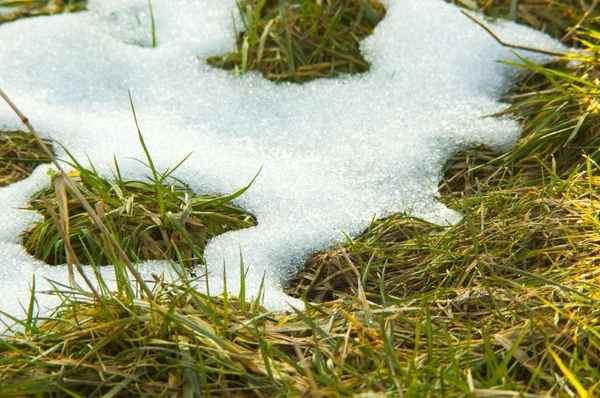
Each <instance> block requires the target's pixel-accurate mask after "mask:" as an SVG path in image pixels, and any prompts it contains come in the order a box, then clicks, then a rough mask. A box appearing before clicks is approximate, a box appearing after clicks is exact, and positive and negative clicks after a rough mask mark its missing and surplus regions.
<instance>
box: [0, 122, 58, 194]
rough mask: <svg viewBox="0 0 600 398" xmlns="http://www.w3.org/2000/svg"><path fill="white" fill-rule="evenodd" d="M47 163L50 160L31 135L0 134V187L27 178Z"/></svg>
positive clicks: (16, 132) (14, 132)
mask: <svg viewBox="0 0 600 398" xmlns="http://www.w3.org/2000/svg"><path fill="white" fill-rule="evenodd" d="M47 144H48V145H49V144H50V142H49V141H47ZM49 162H50V158H48V157H47V156H46V155H45V154H44V151H43V150H42V148H41V147H40V146H39V145H38V143H37V141H36V139H35V137H34V136H33V135H32V134H30V133H24V132H22V131H3V132H2V133H0V187H3V186H6V185H10V184H12V183H14V182H17V181H20V180H22V179H24V178H27V177H28V176H29V175H30V174H31V172H32V171H33V169H35V168H36V167H37V166H38V165H39V164H41V163H49Z"/></svg>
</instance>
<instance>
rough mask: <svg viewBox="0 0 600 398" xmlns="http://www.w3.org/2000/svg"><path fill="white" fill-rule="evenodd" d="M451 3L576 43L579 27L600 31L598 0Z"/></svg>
mask: <svg viewBox="0 0 600 398" xmlns="http://www.w3.org/2000/svg"><path fill="white" fill-rule="evenodd" d="M446 1H448V2H450V3H453V4H457V5H461V6H464V7H467V8H469V9H471V10H474V11H480V12H483V13H485V14H486V15H487V16H489V17H490V18H494V19H496V18H501V19H508V20H511V21H515V22H518V23H521V24H525V25H529V26H531V27H532V28H535V29H537V30H540V31H542V32H545V33H548V34H549V35H551V36H553V37H555V38H557V39H561V41H563V42H564V43H566V44H569V45H575V44H577V43H576V41H574V37H573V34H574V32H575V30H576V29H578V28H581V27H584V28H592V29H596V30H600V7H597V5H598V4H597V3H598V2H597V1H596V0H592V1H581V0H562V1H554V0H446Z"/></svg>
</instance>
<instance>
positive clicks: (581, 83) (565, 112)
mask: <svg viewBox="0 0 600 398" xmlns="http://www.w3.org/2000/svg"><path fill="white" fill-rule="evenodd" d="M577 40H578V42H579V43H580V44H581V45H582V46H583V48H582V49H581V50H579V51H576V52H573V53H570V54H569V55H567V56H565V57H561V59H559V60H558V61H557V62H554V63H551V64H548V65H536V64H534V63H532V62H530V61H528V60H527V59H525V58H522V62H521V63H516V64H514V65H516V66H519V67H521V68H522V69H523V71H524V72H523V79H522V81H521V83H520V85H519V87H518V88H517V89H515V90H514V94H513V95H511V96H509V97H508V98H506V100H508V101H510V102H512V103H513V105H512V106H511V107H510V108H509V109H508V110H507V112H510V113H514V114H516V115H518V117H519V118H522V119H524V120H527V124H526V125H525V128H524V138H523V139H522V140H521V141H520V142H519V144H518V145H517V146H516V147H515V148H514V149H513V151H511V152H510V154H509V156H508V157H507V158H508V159H509V160H510V161H511V162H514V161H518V160H520V159H523V158H526V157H530V156H531V155H532V154H537V155H538V156H542V157H549V156H553V157H554V158H555V159H556V162H558V165H559V169H560V170H563V171H568V170H570V169H571V168H573V167H581V166H582V165H583V163H582V157H581V155H582V153H586V154H589V155H590V156H591V157H592V159H593V160H595V161H596V162H598V161H599V160H600V154H599V153H598V147H599V146H600V138H599V137H598V136H599V132H600V102H599V100H598V98H600V89H599V87H600V61H599V60H600V58H599V55H600V44H594V43H600V31H595V30H580V31H579V32H578V34H577Z"/></svg>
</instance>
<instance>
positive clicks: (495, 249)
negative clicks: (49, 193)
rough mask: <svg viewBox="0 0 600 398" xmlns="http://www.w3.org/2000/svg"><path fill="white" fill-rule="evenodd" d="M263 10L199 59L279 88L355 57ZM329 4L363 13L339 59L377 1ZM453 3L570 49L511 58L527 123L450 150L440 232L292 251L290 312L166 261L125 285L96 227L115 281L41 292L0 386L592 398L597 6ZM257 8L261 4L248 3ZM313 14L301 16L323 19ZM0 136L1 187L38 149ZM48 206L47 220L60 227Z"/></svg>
mask: <svg viewBox="0 0 600 398" xmlns="http://www.w3.org/2000/svg"><path fill="white" fill-rule="evenodd" d="M12 3H15V4H17V3H27V5H28V7H30V8H28V9H23V11H22V12H21V13H22V15H19V17H25V16H28V15H29V14H31V15H34V14H35V13H50V11H52V12H55V11H59V9H60V7H61V6H65V4H62V5H61V4H59V3H60V2H51V3H52V4H51V6H52V7H54V6H55V8H52V10H51V9H50V6H49V5H48V4H46V3H45V2H39V3H33V2H31V3H30V2H18V1H17V2H12ZM263 3H264V4H263ZM274 3H275V2H268V1H267V2H259V4H256V2H250V1H246V2H243V3H242V5H241V10H244V12H246V15H247V16H252V18H247V19H246V21H247V26H245V32H246V33H242V32H241V29H240V35H239V38H240V39H239V51H238V53H233V54H230V55H229V56H227V57H224V58H223V59H220V60H211V61H210V62H213V63H215V64H217V65H218V66H223V67H226V68H229V69H233V70H234V71H236V72H237V73H243V72H244V71H245V70H247V69H250V68H252V67H253V65H254V66H256V67H259V66H266V69H265V70H263V71H262V72H263V74H264V75H265V76H266V77H269V78H273V79H275V80H278V79H279V80H291V81H304V80H306V79H310V78H318V77H323V75H327V73H328V72H327V71H331V73H332V74H335V73H339V71H338V69H336V68H337V67H342V66H343V67H344V68H346V69H343V70H342V71H344V72H360V71H361V70H367V69H368V65H364V64H363V65H362V66H361V63H362V62H363V60H361V59H359V57H357V56H356V55H352V56H347V57H341V58H343V59H344V61H343V62H341V61H340V60H339V59H338V58H339V55H338V58H336V56H333V57H332V56H331V54H333V52H332V51H330V52H329V53H327V54H322V53H319V51H321V50H322V49H323V48H325V49H326V48H328V45H327V44H318V45H317V46H312V47H311V41H310V40H305V41H302V42H301V43H298V44H297V45H290V40H291V39H292V36H290V35H288V36H286V35H287V33H286V32H289V31H290V29H289V28H287V29H286V26H277V25H276V23H277V21H279V22H281V20H284V21H287V23H291V24H300V25H301V24H302V23H303V21H306V19H303V18H294V17H293V14H287V13H288V12H290V13H291V12H293V8H292V11H290V10H287V9H286V8H285V7H281V8H279V7H274V6H273V4H274ZM282 3H283V4H284V5H285V4H287V3H286V2H282ZM329 3H335V4H337V7H339V8H334V10H335V11H336V12H333V13H332V14H333V16H334V17H335V15H344V16H348V18H345V19H344V18H339V19H338V20H337V22H336V23H339V24H342V22H343V21H365V23H364V24H362V23H357V24H350V25H349V26H350V28H348V27H347V26H342V25H339V29H337V30H336V29H334V31H336V32H341V33H340V36H339V37H340V38H344V39H345V40H347V43H346V44H347V46H346V47H344V48H346V49H347V50H344V51H346V52H347V54H355V53H354V52H353V51H355V49H356V42H357V40H359V39H360V37H359V36H355V35H349V34H345V33H344V32H347V29H357V30H360V31H368V29H372V28H373V26H374V25H375V24H376V20H377V18H382V17H383V16H384V14H385V11H384V10H383V9H382V8H380V6H379V5H378V4H376V3H372V2H370V1H357V2H350V1H346V2H335V1H332V2H329ZM454 3H457V4H459V5H462V6H464V7H466V8H470V9H473V10H480V11H483V12H485V13H486V14H487V15H489V16H490V17H491V18H495V17H504V18H507V19H513V20H516V21H518V22H521V23H525V24H529V25H530V26H532V27H534V28H536V29H540V30H544V31H546V32H548V33H549V34H551V35H553V36H555V37H557V38H558V39H561V40H563V41H564V42H565V43H568V44H570V45H576V46H578V47H579V48H580V49H581V51H579V50H578V51H575V52H573V53H571V54H568V55H566V56H564V57H561V58H559V59H557V60H556V61H554V62H552V63H549V64H547V65H535V64H531V63H528V62H527V60H526V59H523V62H522V64H521V65H520V70H521V75H520V79H519V84H518V85H517V86H515V87H514V88H513V89H512V91H511V93H510V95H509V96H507V98H505V99H504V100H505V101H507V102H508V103H510V104H511V107H510V108H509V109H508V110H507V113H508V114H510V115H512V117H514V118H517V119H518V120H519V121H521V122H522V124H523V130H524V133H523V137H522V138H521V140H520V141H519V143H518V144H517V145H516V146H515V147H514V148H513V149H512V150H511V151H510V152H508V153H506V154H496V153H493V152H491V151H490V150H489V149H488V148H475V149H473V150H470V151H466V152H463V153H460V154H457V155H456V156H455V157H454V158H453V159H452V160H451V161H449V162H448V164H447V165H446V170H445V175H444V179H443V181H442V182H441V184H440V200H441V201H443V202H444V203H445V204H446V205H448V206H449V207H451V208H453V209H456V210H458V211H460V212H461V213H462V214H463V215H464V220H463V221H462V222H460V223H458V224H457V225H454V226H452V227H440V226H436V225H431V224H428V223H426V222H424V221H422V220H418V219H414V218H410V217H407V216H405V215H402V214H397V215H394V216H392V217H389V218H387V219H383V220H375V221H373V223H372V224H371V226H370V227H369V229H368V230H367V231H366V232H365V233H364V234H363V235H362V236H360V237H358V238H356V239H350V238H349V239H348V241H347V242H345V243H344V244H340V245H338V246H337V248H336V249H334V250H331V251H327V252H324V253H319V254H317V255H315V256H313V257H312V258H311V259H310V260H309V261H308V262H307V263H306V264H305V267H304V269H303V270H302V271H301V272H300V273H298V275H297V276H296V278H295V279H294V280H293V281H291V282H290V285H289V287H288V288H287V293H288V294H290V295H292V296H294V297H298V298H302V299H305V300H306V301H307V309H306V311H297V312H296V313H293V314H280V313H271V312H268V311H266V310H265V309H263V308H262V307H261V306H260V303H259V302H246V300H245V296H244V292H243V288H242V290H241V291H240V293H239V294H238V296H237V297H233V296H227V295H222V296H220V297H218V298H214V297H209V296H206V295H203V294H201V293H199V292H198V291H196V290H194V289H193V288H191V287H190V286H189V284H190V282H189V279H188V278H189V275H188V272H187V270H186V268H185V267H184V265H185V264H184V261H183V260H184V259H183V258H182V257H181V256H180V259H181V261H179V263H181V264H182V266H181V268H180V269H179V270H180V274H181V276H182V282H181V283H177V284H170V283H166V282H164V281H163V280H161V278H160V277H158V276H157V277H156V278H155V281H153V282H152V283H150V282H148V281H146V282H141V283H140V284H139V286H140V288H139V291H136V290H135V288H132V287H130V286H129V284H128V283H127V282H126V281H125V278H126V277H125V269H126V267H127V265H128V264H127V259H126V258H121V257H119V256H120V255H121V254H120V253H121V250H120V248H118V247H114V246H112V245H111V239H110V237H109V236H107V235H100V238H99V239H104V242H106V252H105V254H106V256H108V258H109V259H111V260H112V262H114V263H116V266H115V269H116V273H117V275H120V278H121V281H120V285H121V287H122V290H121V291H120V292H119V293H115V292H109V291H108V290H107V289H104V288H102V286H101V289H100V290H99V291H96V292H95V293H85V292H83V291H78V290H76V289H75V290H74V289H73V288H72V287H68V286H56V293H55V294H58V295H59V296H60V297H61V298H62V300H63V303H62V305H61V306H60V307H59V308H57V309H56V311H55V313H54V314H53V315H52V316H51V317H49V318H47V319H37V318H36V316H35V298H34V297H32V301H31V305H30V307H29V314H30V316H28V317H27V318H26V319H25V320H23V321H21V328H22V330H23V331H19V332H16V333H15V334H14V335H6V336H4V338H3V339H2V340H0V378H1V380H2V383H1V385H0V396H32V395H60V396H62V395H64V396H96V395H106V396H131V395H152V396H154V395H168V396H180V395H182V396H186V397H187V396H195V395H198V396H201V395H216V396H306V397H325V396H353V395H358V396H364V397H367V396H368V397H387V396H389V397H396V396H398V397H400V396H404V397H423V396H448V397H462V396H474V397H511V396H569V397H571V396H582V397H588V396H589V397H593V396H599V395H600V371H599V370H598V369H599V368H600V366H599V365H600V321H599V319H600V318H599V316H598V314H599V310H600V305H599V304H598V303H599V301H598V300H599V297H600V280H598V278H600V236H599V235H598V234H599V232H600V228H599V227H600V204H599V202H598V199H599V196H600V194H599V193H598V192H599V188H600V172H599V171H598V169H599V166H598V163H599V162H600V152H599V151H598V148H599V147H600V131H599V129H600V122H599V120H600V118H599V115H600V102H599V99H598V98H600V93H599V86H600V67H599V59H600V58H599V54H600V46H599V44H598V43H599V42H600V33H599V32H600V26H599V25H600V10H599V9H596V5H597V1H595V0H594V1H592V2H589V1H588V2H585V1H580V0H565V1H561V2H557V1H551V0H523V1H515V0H505V1H501V0H480V1H473V0H462V1H454ZM0 4H2V3H0ZM78 4H81V3H78ZM246 4H248V5H250V6H251V7H250V8H248V7H246V6H245V5H246ZM261 5H262V6H264V7H265V9H264V10H263V12H256V8H255V9H254V11H253V9H252V6H254V7H256V6H259V7H260V6H261ZM66 6H74V4H71V3H69V4H66ZM49 10H50V11H49ZM311 10H312V11H311V12H312V13H311V14H310V16H311V18H313V20H315V21H331V19H327V18H331V15H325V14H327V13H324V12H322V10H321V9H319V8H314V7H313V8H311ZM366 10H371V11H369V12H367V11H366ZM338 11H339V12H338ZM278 13H286V14H285V17H286V18H278V15H279V14H278ZM367 14H369V15H371V17H370V18H375V19H373V20H369V18H366V17H365V18H364V19H363V17H362V16H363V15H367ZM279 16H280V15H279ZM359 17H360V18H359ZM304 18H306V16H305V17H304ZM271 21H275V22H271ZM311 26H316V25H311ZM336 26H337V25H336ZM267 27H268V28H267ZM304 28H305V29H306V28H307V27H306V26H305V27H304ZM265 29H269V30H272V31H273V32H275V33H274V34H273V35H271V36H269V37H271V38H273V41H274V43H270V44H268V45H267V44H266V41H263V43H262V46H261V36H262V32H264V30H265ZM345 29H346V30H345ZM318 35H319V33H318V29H317V30H315V31H314V32H309V34H308V37H318ZM299 37H304V36H299ZM284 39H285V40H284ZM288 39H290V40H288ZM265 40H266V39H265ZM276 45H281V48H280V53H283V54H287V55H288V56H287V57H274V56H271V57H268V58H265V59H267V60H268V62H261V61H262V60H263V57H264V56H265V51H264V48H268V49H272V48H274V46H276ZM303 46H305V47H303ZM261 48H262V49H263V50H262V51H261ZM274 52H275V53H276V51H274ZM307 54H308V55H307ZM334 55H335V54H334ZM342 55H343V54H342ZM290 59H294V60H298V61H301V60H304V61H308V60H314V61H315V62H316V63H315V65H316V66H311V65H310V64H309V63H307V62H306V63H299V62H290V61H289V60H290ZM349 59H352V60H354V61H356V62H355V63H352V62H348V60H349ZM573 61H576V62H573ZM361 68H362V69H361ZM5 137H13V136H12V135H11V136H9V135H5ZM4 142H5V141H3V144H2V145H3V147H2V148H3V149H2V151H1V153H2V158H1V159H0V161H1V162H5V163H3V164H2V165H1V167H0V170H2V181H6V184H8V183H11V182H12V181H13V180H14V178H15V176H16V175H17V174H18V175H22V176H24V175H26V173H27V172H28V170H29V171H30V168H26V167H25V165H30V164H37V163H36V162H39V161H42V160H47V157H48V155H45V154H43V153H41V152H40V151H39V150H38V149H37V147H36V145H34V143H35V140H34V139H33V138H32V137H31V136H30V135H29V136H28V135H25V136H24V138H22V141H19V143H18V144H16V145H15V142H17V141H15V139H14V138H10V139H7V140H6V144H4ZM5 147H6V148H8V149H4V148H5ZM15 147H16V148H18V149H17V150H18V153H17V154H14V152H10V151H14V150H15V149H12V148H15ZM28 148H29V149H28ZM28 151H31V152H32V153H31V154H28V153H27V152H28ZM15 157H18V158H26V159H31V160H25V161H24V160H20V161H16V160H14V158H15ZM9 158H10V160H7V159H9ZM10 167H13V168H12V169H10ZM150 188H151V189H149V191H152V189H154V188H152V187H150ZM57 192H58V190H57ZM155 192H156V193H157V198H156V202H158V201H159V199H158V198H159V197H161V192H163V191H162V190H161V188H160V187H159V186H158V185H156V186H155ZM57 197H60V195H57ZM148 197H151V194H148ZM149 200H151V198H150V199H149ZM59 201H60V200H59ZM49 207H51V206H49ZM56 208H57V210H56V211H55V212H58V213H60V209H59V205H58V204H57V205H56ZM59 217H60V214H59V215H58V216H57V221H56V224H55V226H56V230H57V233H58V230H60V227H59V226H60V225H63V226H66V225H69V223H68V222H66V220H65V218H64V217H62V219H61V220H58V218H59ZM63 232H64V231H63ZM181 233H183V231H182V232H181ZM109 234H110V232H109ZM66 240H67V241H68V239H66ZM67 249H68V248H67ZM175 251H177V250H175ZM186 256H187V257H189V254H188V255H186ZM73 257H74V256H72V258H73Z"/></svg>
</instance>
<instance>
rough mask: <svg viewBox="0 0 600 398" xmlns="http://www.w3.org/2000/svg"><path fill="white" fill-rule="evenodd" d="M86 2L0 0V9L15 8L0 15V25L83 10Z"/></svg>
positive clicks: (74, 0) (79, 0)
mask: <svg viewBox="0 0 600 398" xmlns="http://www.w3.org/2000/svg"><path fill="white" fill-rule="evenodd" d="M86 4H87V0H0V7H11V8H13V7H14V8H16V9H15V10H14V11H11V12H8V13H5V14H2V15H0V24H2V23H5V22H12V21H16V20H18V19H22V18H29V17H37V16H40V15H52V14H59V13H62V12H76V11H82V10H85V7H86Z"/></svg>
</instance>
